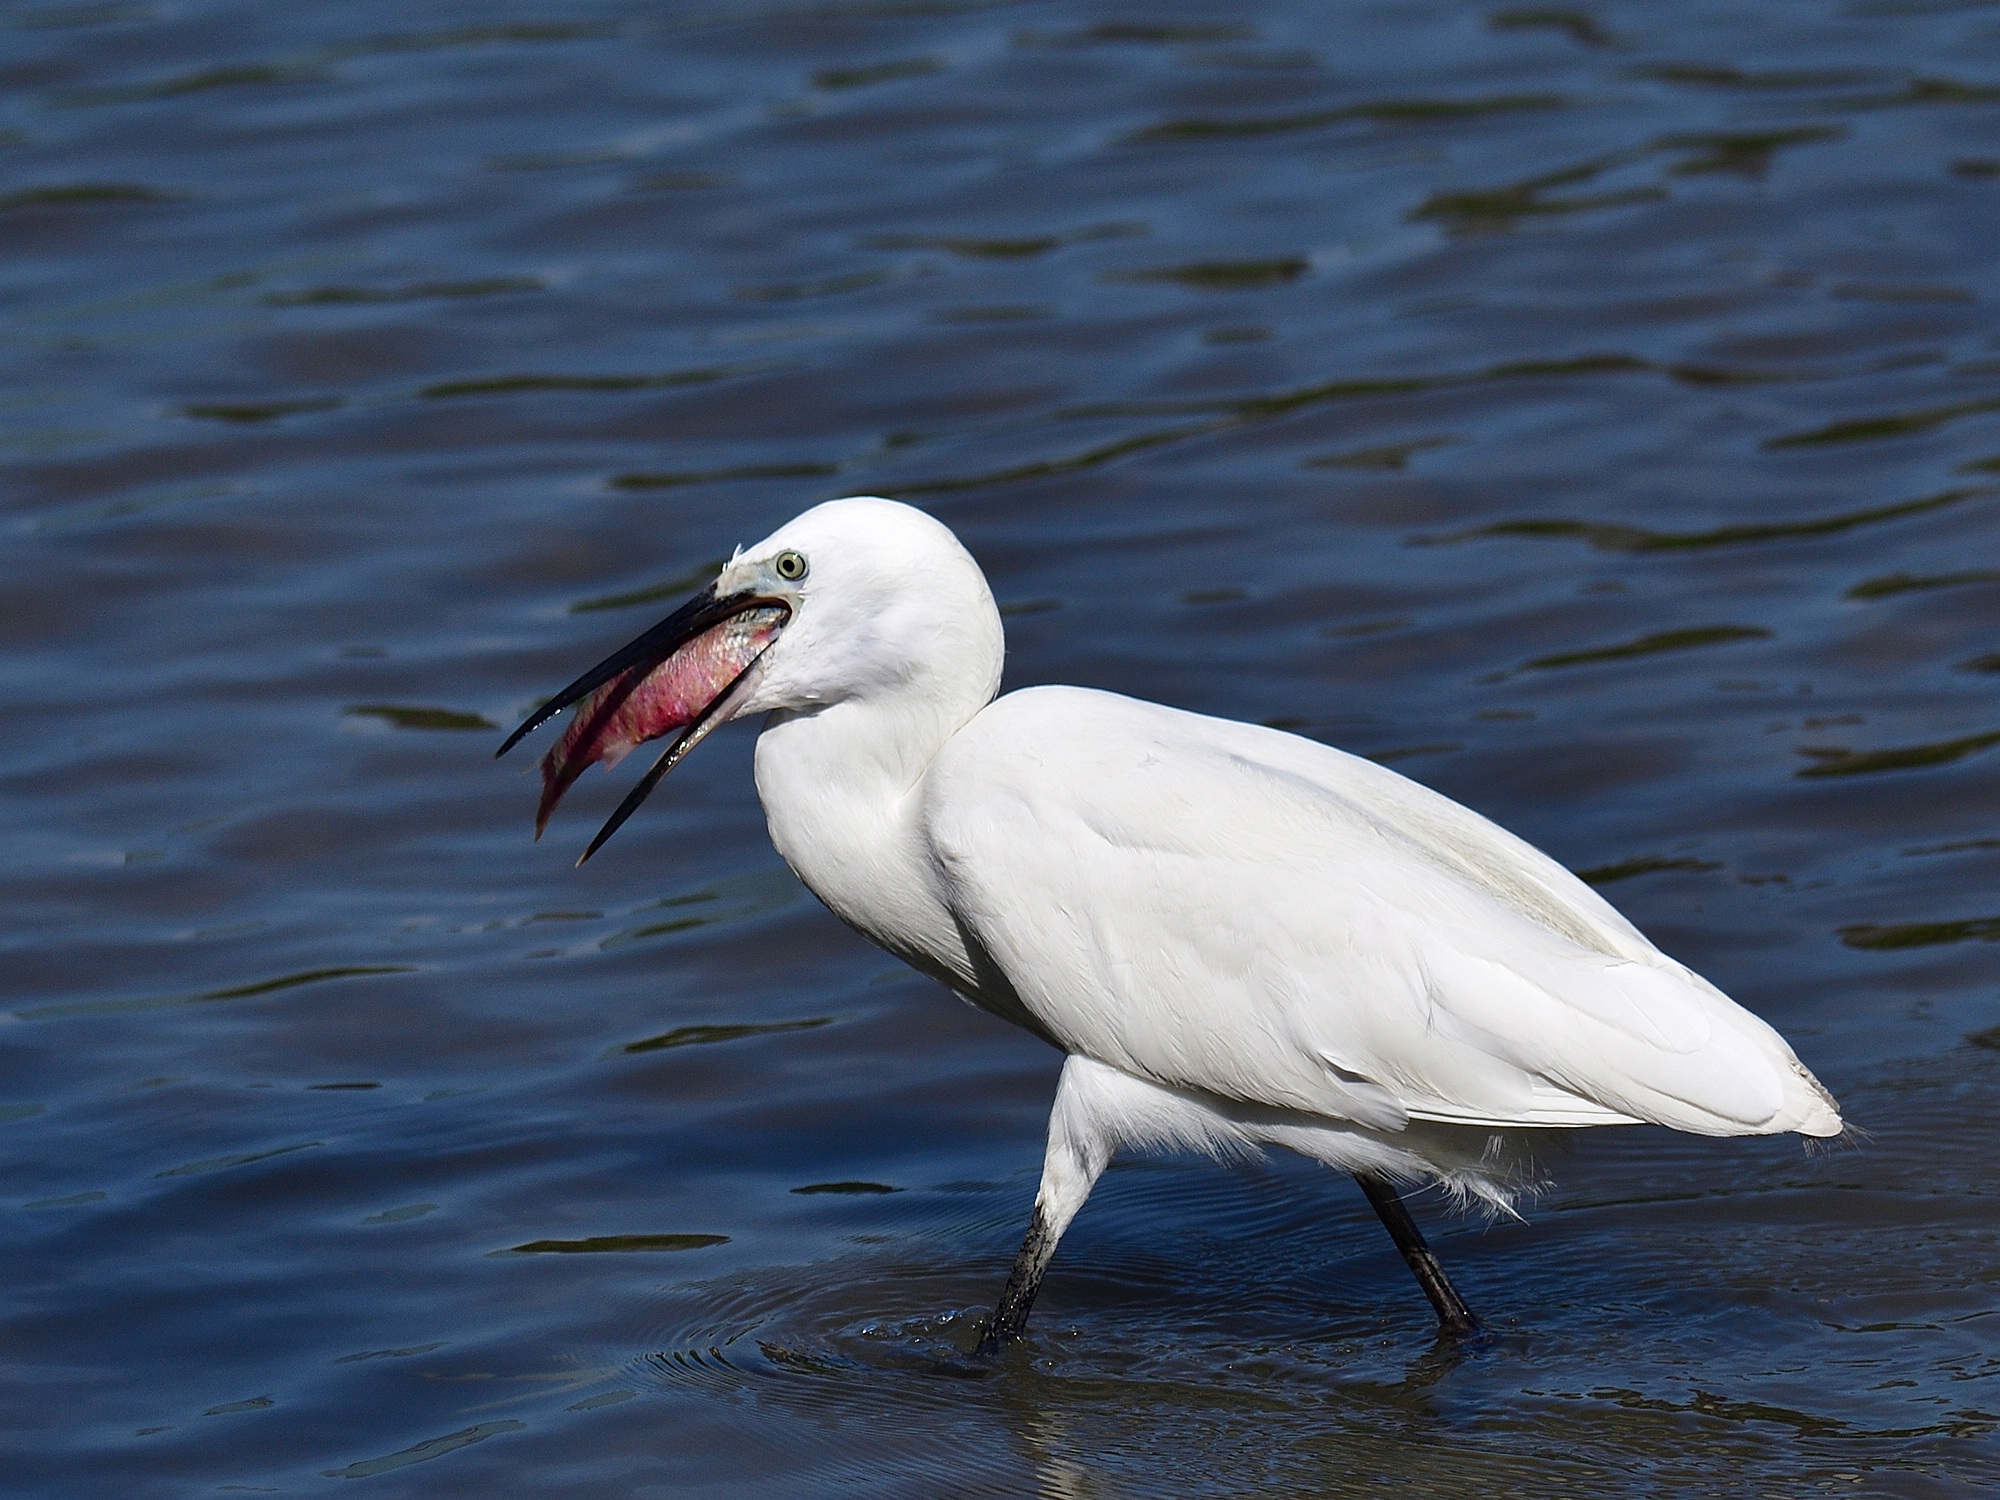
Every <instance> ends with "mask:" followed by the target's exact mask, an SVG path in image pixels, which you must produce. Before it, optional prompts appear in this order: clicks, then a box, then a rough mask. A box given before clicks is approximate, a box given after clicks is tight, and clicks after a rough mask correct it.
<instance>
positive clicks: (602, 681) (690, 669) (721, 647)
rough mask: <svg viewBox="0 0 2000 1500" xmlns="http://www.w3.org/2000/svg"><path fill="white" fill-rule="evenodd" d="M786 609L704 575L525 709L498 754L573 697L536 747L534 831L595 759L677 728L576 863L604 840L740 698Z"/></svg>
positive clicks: (614, 759)
mask: <svg viewBox="0 0 2000 1500" xmlns="http://www.w3.org/2000/svg"><path fill="white" fill-rule="evenodd" d="M791 614H792V611H791V606H790V605H788V604H787V603H786V602H785V601H784V600H782V599H774V598H771V597H769V596H768V595H764V594H759V593H757V592H755V591H754V590H753V591H748V592H743V593H733V594H729V595H718V594H717V593H716V589H715V585H713V584H711V585H709V586H708V587H707V588H705V589H703V590H702V591H701V592H700V593H699V594H697V595H695V596H694V598H692V599H690V600H688V602H687V603H686V604H683V605H682V606H681V607H680V608H679V609H677V610H675V611H674V612H673V613H672V614H670V615H668V616H667V617H666V619H664V620H662V621H660V623H659V624H657V625H655V626H654V627H653V628H652V629H651V630H649V631H647V632H646V633H645V634H644V635H642V636H640V637H639V638H638V639H637V640H635V641H633V642H631V643H630V644H629V645H626V646H625V647H623V648H622V649H620V650H617V651H614V652H612V653H611V655H609V656H607V657H606V658H605V659H604V660H603V661H601V662H599V663H598V664H597V665H596V666H594V667H592V668H591V669H590V670H589V671H588V672H585V673H584V674H583V675H582V676H581V677H579V678H577V679H576V681H574V682H572V683H570V684H569V686H567V687H565V688H564V689H563V690H562V691H561V692H559V693H557V694H556V695H555V696H554V697H553V698H551V699H549V700H548V702H546V703H544V704H543V705H542V706H541V707H540V708H538V709H536V710H535V711H534V712H533V713H532V714H530V715H529V716H528V717H527V719H526V720H524V721H523V722H522V724H521V727H520V728H519V729H516V730H515V731H514V732H513V733H512V734H510V735H508V736H507V743H506V744H504V745H502V746H501V747H500V748H499V749H498V750H497V751H495V752H494V755H495V758H496V759H497V758H498V757H499V756H502V755H505V754H506V753H507V752H508V751H509V750H511V749H513V748H514V747H515V746H516V745H517V744H519V743H520V742H521V740H522V738H523V737H524V736H525V735H527V734H528V733H529V732H530V731H531V730H533V729H536V728H538V727H539V726H541V725H543V724H545V723H547V722H548V721H549V720H550V719H552V718H554V717H555V716H556V715H557V714H559V713H561V712H562V711H563V710H564V709H565V708H568V707H570V706H571V705H572V704H574V705H575V706H576V712H575V713H574V714H573V715H572V716H571V718H570V721H569V724H568V726H567V727H566V728H565V729H564V730H563V733H562V738H561V739H559V740H557V741H556V743H555V745H554V746H553V747H552V748H551V749H550V750H549V753H548V754H547V755H545V756H543V757H542V801H541V806H540V807H538V808H537V809H536V811H535V837H536V838H540V837H541V836H542V830H543V829H544V828H546V827H547V826H548V822H549V816H550V814H552V813H553V812H554V811H555V810H556V804H557V803H558V802H560V801H562V796H563V793H564V792H566V791H568V790H569V788H570V784H571V783H572V782H574V781H575V780H576V778H577V777H579V776H581V775H582V774H583V773H584V771H585V770H586V769H587V768H588V767H589V766H590V765H591V764H592V763H593V762H595V761H603V762H604V764H605V765H606V766H607V767H610V766H615V765H617V764H618V762H619V761H621V760H623V759H624V758H625V757H626V755H627V754H629V753H630V752H631V750H632V749H633V747H634V746H636V745H640V744H643V743H644V742H645V741H647V740H656V739H659V738H661V737H662V736H663V735H668V734H673V733H674V731H676V730H679V731H680V733H679V735H678V736H677V737H676V738H675V740H674V741H673V743H672V744H670V745H668V746H667V748H666V751H665V753H664V754H662V755H661V756H660V758H659V759H658V760H657V761H655V762H654V763H653V768H652V769H651V770H650V771H648V772H647V773H646V774H645V776H644V777H642V778H641V779H640V781H639V784H638V785H637V786H635V787H633V788H632V790H631V792H630V793H629V794H628V795H627V796H626V798H625V800H624V801H623V802H621V803H620V804H619V805H618V811H616V812H614V813H613V814H612V815H611V817H610V820H609V821H607V822H606V823H605V825H604V827H603V828H601V829H600V830H598V834H597V837H596V838H594V839H592V840H591V841H590V847H589V848H587V849H585V850H584V851H583V857H582V858H581V859H579V860H577V863H578V864H579V865H581V864H582V863H583V862H584V860H587V859H589V858H590V856H591V855H593V854H595V853H596V852H597V851H598V850H599V849H600V848H602V847H603V845H604V841H605V840H606V839H608V838H610V837H611V835H612V834H614V833H616V832H617V831H618V829H619V827H620V825H622V824H623V823H624V821H625V820H626V819H627V818H629V817H631V816H632V814H633V813H634V812H635V811H637V810H638V806H639V804H640V803H641V802H644V801H645V800H646V798H647V797H648V796H649V795H650V794H651V793H652V790H653V788H654V787H656V786H658V785H659V784H660V782H661V780H662V779H663V778H664V777H665V776H666V774H667V773H668V772H669V771H671V770H673V768H674V767H675V766H677V765H679V764H680V763H681V761H682V760H683V759H685V758H686V756H687V753H688V752H689V751H690V750H692V749H694V747H695V746H696V745H698V744H700V743H701V742H702V741H703V740H705V739H707V738H708V735H709V732H710V731H711V730H713V729H714V728H715V727H716V726H717V725H719V724H725V723H727V722H728V721H729V719H730V718H731V717H732V716H733V715H734V713H735V712H736V710H737V709H739V708H741V707H742V705H743V704H744V702H745V701H746V700H747V699H748V698H749V696H750V688H751V686H752V683H751V674H752V672H753V670H754V669H755V667H756V665H757V661H758V659H759V658H760V657H761V656H763V654H764V652H765V651H766V650H768V649H769V648H770V645H771V643H772V642H773V641H775V640H776V639H777V638H778V633H779V632H780V631H781V630H783V629H784V628H785V622H786V621H787V620H789V619H790V618H791Z"/></svg>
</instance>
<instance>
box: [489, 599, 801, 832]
mask: <svg viewBox="0 0 2000 1500" xmlns="http://www.w3.org/2000/svg"><path fill="white" fill-rule="evenodd" d="M773 607H775V608H778V609H781V610H783V611H784V612H785V614H786V615H787V616H788V615H789V614H790V613H791V606H790V605H789V604H787V603H786V602H785V601H784V600H782V599H771V598H767V597H765V596H763V595H761V594H758V593H756V592H754V591H749V590H745V591H743V592H740V593H735V594H729V595H726V596H723V595H718V594H717V593H716V591H715V586H714V585H713V584H710V585H709V586H708V587H707V588H705V589H703V590H702V591H701V592H700V593H699V594H696V595H695V596H694V597H693V598H692V599H690V600H688V602H687V603H686V604H683V605H682V606H681V607H680V608H679V609H677V610H675V611H674V612H673V613H672V614H670V615H668V616H667V617H666V618H665V619H664V620H662V621H660V623H659V624H657V625H655V626H654V627H653V628H652V629H651V630H648V631H647V632H646V633H645V634H644V635H642V636H640V637H638V638H637V639H636V640H633V641H631V642H629V643H628V644H626V645H625V646H622V647H620V648H619V649H618V650H616V651H614V652H612V653H611V655H609V656H607V657H605V658H604V660H603V661H601V662H599V663H598V664H597V665H596V666H594V667H592V668H591V669H590V670H589V671H588V672H585V673H584V674H583V675H582V676H581V677H579V678H577V679H576V680H575V681H574V682H572V683H570V684H569V685H568V686H566V687H564V688H563V689H562V690H561V691H560V692H558V693H557V694H556V695H555V696H554V697H552V698H550V699H549V700H548V702H546V703H544V704H543V705H542V706H541V707H540V708H538V709H536V710H535V711H534V712H533V713H532V714H530V715H528V717H527V718H526V719H524V720H523V721H522V723H521V726H520V727H519V728H518V729H516V730H515V731H514V732H513V733H512V734H510V735H508V736H507V740H506V743H504V744H503V745H501V747H500V748H499V749H498V750H496V751H494V752H493V754H494V759H496V760H497V759H499V758H500V757H501V756H503V755H505V754H506V753H507V752H508V751H509V750H511V749H513V748H514V747H515V746H516V745H518V744H519V743H520V742H521V740H522V738H523V737H524V736H525V735H527V734H528V733H529V732H530V731H531V730H533V729H536V728H538V727H539V726H540V725H543V724H546V723H547V722H548V721H549V720H550V719H552V718H554V717H555V716H556V715H557V714H559V713H561V712H562V711H563V710H564V709H566V708H568V707H569V706H570V705H571V704H573V703H577V702H580V701H581V700H583V699H585V698H587V697H589V696H590V695H591V694H592V693H594V692H596V691H597V690H598V689H599V688H601V687H603V686H604V685H605V684H606V683H607V682H613V681H616V680H617V679H619V678H621V677H623V678H625V691H624V692H621V693H614V694H613V695H612V699H611V700H610V701H607V702H606V703H604V704H603V705H601V706H599V707H598V708H596V709H595V710H593V722H594V723H595V722H599V721H601V719H602V718H606V717H609V716H610V715H612V714H615V713H616V712H617V711H618V709H619V707H620V706H621V705H622V704H623V703H624V701H625V698H626V697H627V696H628V695H629V694H630V693H631V692H632V690H633V689H635V688H637V686H638V685H639V683H640V682H641V681H642V680H643V679H644V678H645V677H646V675H647V674H648V673H649V672H651V671H652V670H653V669H654V668H655V667H658V666H659V665H660V664H661V663H663V662H665V661H666V660H668V659H669V658H670V657H672V656H673V654H674V653H675V652H677V651H679V650H680V649H681V647H683V646H685V645H686V644H687V643H688V642H689V641H692V640H693V639H695V638H696V637H697V636H699V635H701V634H702V633H703V632H705V631H708V630H711V629H713V628H714V627H715V626H717V625H720V624H722V623H723V622H724V621H726V620H729V619H731V618H732V617H734V616H736V615H739V614H741V613H743V612H744V611H745V610H748V609H758V608H763V609H770V608H773ZM758 656H759V657H761V656H762V652H759V653H758ZM756 665H757V660H756V659H755V658H753V659H752V660H751V661H749V662H748V663H746V664H745V665H744V667H743V669H742V670H741V671H740V672H738V673H737V674H736V676H735V677H733V678H731V679H730V681H729V682H728V684H727V685H726V686H724V688H723V689H722V691H721V692H719V693H717V694H716V695H715V697H714V698H712V699H711V700H710V701H709V702H708V704H707V706H706V707H704V708H703V709H702V711H701V712H700V713H699V714H697V715H696V716H695V717H694V719H693V720H692V721H691V722H689V723H688V724H687V725H685V726H684V727H683V728H682V730H681V732H680V734H678V735H677V736H675V738H674V740H673V742H672V743H671V744H669V745H668V746H667V748H666V750H665V752H664V753H663V754H662V755H661V756H660V758H659V759H658V760H657V761H655V762H654V763H653V767H652V769H651V770H649V771H648V772H647V773H646V774H645V775H644V776H643V777H641V778H640V780H639V783H638V784H637V785H636V786H634V787H633V788H632V790H631V791H630V792H629V793H628V794H627V795H626V797H625V800H624V801H623V802H621V803H620V804H619V806H618V810H617V811H616V812H614V813H613V814H612V815H611V817H610V818H609V819H608V820H607V821H606V823H605V825H604V827H603V828H601V829H599V830H598V834H597V837H596V838H594V839H592V840H591V841H590V847H589V848H587V849H585V850H584V851H583V856H582V858H580V859H578V860H577V863H578V864H579V865H581V864H582V863H583V862H584V861H585V860H587V859H589V858H590V856H591V855H593V854H595V853H596V852H597V851H598V850H599V849H600V848H602V847H603V845H604V841H605V840H606V839H608V838H610V837H611V835H612V834H614V833H616V832H617V831H618V829H619V828H620V826H622V825H623V824H624V822H625V820H626V819H627V818H629V817H631V816H632V814H633V813H634V812H635V811H637V810H638V807H639V804H640V803H642V802H644V801H645V800H646V798H647V797H648V796H649V795H651V793H652V791H653V788H654V787H656V786H658V785H659V784H660V782H661V780H662V779H663V778H664V777H665V776H666V774H667V773H668V772H669V771H671V770H673V768H674V767H675V766H677V765H679V764H680V763H681V761H682V760H683V759H684V758H685V757H686V756H687V753H688V752H689V751H690V750H692V749H694V747H695V746H696V745H698V744H700V743H701V742H702V741H703V740H704V739H706V738H708V735H709V732H710V731H711V730H713V729H714V728H715V727H716V726H717V725H718V724H721V723H723V722H725V721H726V720H727V719H728V718H729V717H730V716H731V715H732V714H733V713H734V712H735V711H736V709H737V708H738V707H739V706H740V702H741V697H742V694H743V693H744V692H746V691H747V688H746V684H747V683H748V681H749V678H750V675H751V672H752V671H753V670H754V669H755V667H756ZM553 753H554V752H552V754H553ZM593 758H594V757H593ZM550 764H551V763H550V762H549V761H544V762H543V768H542V774H543V797H542V807H541V812H540V816H539V818H538V821H537V826H536V837H538V838H539V837H540V836H541V824H542V823H545V822H546V821H547V820H548V815H549V813H550V812H551V811H552V810H553V808H554V805H555V801H556V799H558V798H560V796H561V795H562V790H563V788H565V787H567V786H568V784H569V782H570V781H572V780H574V779H575V776H576V774H577V772H579V771H581V770H582V769H583V766H584V765H585V764H588V762H584V763H582V764H578V765H577V766H576V767H575V769H574V770H571V771H568V772H567V773H566V774H563V773H560V772H559V771H552V770H551V769H550ZM557 776H560V780H554V779H553V778H555V777H557Z"/></svg>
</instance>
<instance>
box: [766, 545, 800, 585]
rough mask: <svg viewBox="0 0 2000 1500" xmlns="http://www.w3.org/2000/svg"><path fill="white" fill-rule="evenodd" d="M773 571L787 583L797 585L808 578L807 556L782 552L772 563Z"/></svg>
mask: <svg viewBox="0 0 2000 1500" xmlns="http://www.w3.org/2000/svg"><path fill="white" fill-rule="evenodd" d="M771 571H772V572H774V573H776V574H777V575H778V576H779V577H780V578H782V579H784V580H785V582H787V583H797V582H798V581H799V580H800V579H801V578H803V577H805V576H806V560H805V555H804V554H803V553H799V552H780V553H779V554H778V555H777V557H776V559H774V560H773V562H772V563H771Z"/></svg>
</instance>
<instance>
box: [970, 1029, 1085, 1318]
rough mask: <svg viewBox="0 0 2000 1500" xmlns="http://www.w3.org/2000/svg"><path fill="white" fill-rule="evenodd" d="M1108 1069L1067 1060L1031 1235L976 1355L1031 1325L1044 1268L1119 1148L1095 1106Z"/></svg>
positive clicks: (1017, 1257)
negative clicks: (1099, 1076)
mask: <svg viewBox="0 0 2000 1500" xmlns="http://www.w3.org/2000/svg"><path fill="white" fill-rule="evenodd" d="M1104 1071H1106V1070H1105V1069H1103V1067H1102V1065H1101V1064H1097V1063H1091V1062H1089V1061H1087V1060H1084V1059H1080V1058H1075V1057H1072V1058H1070V1059H1069V1060H1068V1061H1067V1062H1065V1063H1064V1064H1063V1072H1062V1081H1061V1082H1060V1083H1058V1084H1057V1085H1056V1100H1055V1107H1054V1108H1053V1109H1051V1110H1050V1111H1049V1149H1048V1154H1047V1155H1046V1156H1044V1157H1043V1158H1042V1185H1041V1187H1040V1188H1039V1189H1038V1190H1037V1191H1036V1193H1035V1212H1034V1217H1032V1218H1031V1219H1029V1221H1028V1234H1027V1238H1025V1239H1023V1240H1022V1241H1021V1249H1020V1252H1019V1253H1018V1254H1017V1255H1015V1257H1014V1269H1013V1270H1012V1271H1010V1272H1009V1273H1008V1275H1007V1285H1006V1287H1005V1288H1004V1289H1003V1290H1002V1291H1001V1293H1000V1305H999V1306H998V1307H996V1308H994V1309H993V1317H992V1318H991V1319H990V1320H989V1321H988V1323H987V1324H986V1327H985V1329H984V1330H983V1331H982V1332H981V1333H980V1335H979V1347H978V1348H977V1349H976V1350H974V1351H973V1352H974V1353H975V1354H979V1355H989V1354H993V1353H995V1352H996V1351H997V1350H998V1349H999V1348H1000V1346H1001V1345H1002V1344H1003V1343H1005V1342H1006V1341H1007V1340H1009V1339H1013V1338H1018V1337H1020V1335H1021V1331H1022V1330H1023V1329H1024V1328H1026V1327H1027V1326H1028V1312H1029V1310H1030V1309H1031V1308H1033V1307H1034V1305H1035V1293H1036V1292H1038V1291H1040V1290H1041V1286H1042V1273H1043V1272H1044V1271H1046V1270H1048V1268H1049V1262H1050V1261H1051V1260H1053V1259H1054V1258H1055V1253H1056V1244H1057V1242H1058V1241H1060V1240H1061V1239H1062V1236H1063V1231H1064V1230H1065V1229H1067V1228H1069V1223H1070V1220H1071V1219H1074V1218H1075V1217H1076V1211H1077V1210H1078V1209H1080V1208H1082V1207H1083V1203H1084V1200H1085V1199H1086V1198H1088V1197H1089V1196H1090V1190H1091V1188H1093V1187H1095V1186H1096V1184H1097V1179H1098V1177H1099V1176H1100V1175H1101V1174H1102V1173H1103V1171H1104V1167H1105V1163H1107V1162H1108V1161H1110V1160H1111V1153H1112V1151H1113V1150H1115V1149H1116V1148H1117V1145H1118V1142H1117V1140H1116V1139H1115V1138H1114V1137H1113V1136H1112V1135H1111V1134H1110V1132H1109V1131H1108V1130H1107V1129H1106V1127H1105V1124H1104V1121H1103V1119H1102V1117H1101V1116H1102V1111H1098V1110H1093V1109H1092V1108H1091V1085H1092V1083H1093V1082H1097V1081H1099V1080H1096V1078H1095V1073H1098V1072H1104Z"/></svg>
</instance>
